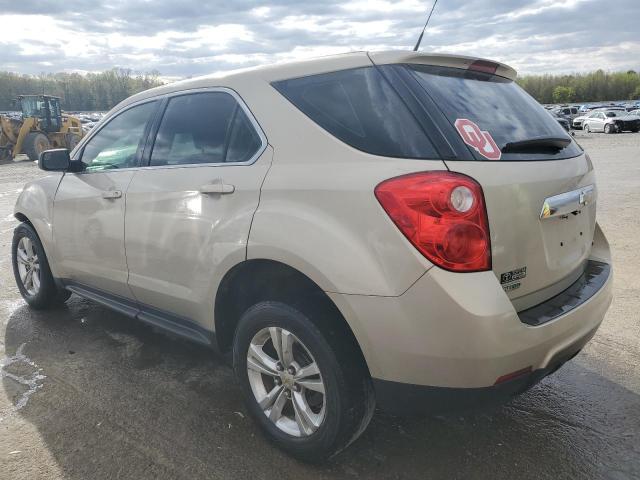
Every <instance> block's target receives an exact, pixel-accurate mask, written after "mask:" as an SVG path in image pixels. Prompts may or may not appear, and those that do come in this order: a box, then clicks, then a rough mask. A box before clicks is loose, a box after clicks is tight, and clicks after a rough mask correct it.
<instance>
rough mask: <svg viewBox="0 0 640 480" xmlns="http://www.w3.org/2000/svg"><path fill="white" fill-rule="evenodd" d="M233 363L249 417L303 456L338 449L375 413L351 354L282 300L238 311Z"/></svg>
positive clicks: (327, 454) (310, 458) (363, 374)
mask: <svg viewBox="0 0 640 480" xmlns="http://www.w3.org/2000/svg"><path fill="white" fill-rule="evenodd" d="M333 340H334V339H332V343H334V341H333ZM233 364H234V370H235V372H236V376H237V378H238V381H239V382H240V385H241V387H242V390H243V393H244V396H245V402H246V405H247V409H248V411H249V413H250V415H251V416H252V417H253V419H254V420H255V421H256V422H257V423H258V425H259V426H260V427H261V428H262V430H263V431H264V432H265V434H266V435H267V436H268V437H269V438H270V439H271V440H272V441H273V442H275V443H276V445H278V446H279V447H280V448H282V449H283V450H285V451H287V452H288V453H290V454H292V455H294V456H296V457H298V458H300V459H302V460H306V461H319V460H322V459H325V458H327V457H330V456H332V455H334V454H336V453H338V452H339V451H341V450H342V449H344V448H345V447H347V446H348V445H349V444H350V443H351V442H352V441H354V440H355V439H356V438H358V436H359V435H360V434H361V433H362V432H363V431H364V429H365V428H366V426H367V425H368V423H369V420H370V419H371V416H372V414H373V409H374V406H375V399H374V396H373V389H372V387H371V381H370V379H369V377H368V372H365V370H364V369H363V368H362V367H361V366H360V362H359V361H358V360H357V358H356V356H355V352H353V351H352V349H351V348H350V347H347V345H346V344H345V345H335V344H329V343H328V341H327V336H326V335H325V334H323V332H322V331H321V330H320V329H319V328H318V326H316V325H315V324H314V323H313V322H311V321H310V320H309V319H308V318H307V317H306V316H305V315H304V314H302V313H301V312H299V311H298V310H295V309H293V308H291V307H289V306H288V305H285V304H283V303H280V302H261V303H258V304H257V305H254V306H253V307H251V308H250V309H249V310H248V311H247V312H246V313H245V314H244V315H243V316H242V318H241V319H240V322H239V324H238V328H237V331H236V334H235V338H234V346H233Z"/></svg>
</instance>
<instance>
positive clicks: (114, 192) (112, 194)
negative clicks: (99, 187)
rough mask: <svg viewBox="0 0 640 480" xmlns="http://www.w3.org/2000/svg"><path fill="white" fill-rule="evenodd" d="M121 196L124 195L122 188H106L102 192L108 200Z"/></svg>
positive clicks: (103, 196)
mask: <svg viewBox="0 0 640 480" xmlns="http://www.w3.org/2000/svg"><path fill="white" fill-rule="evenodd" d="M120 197H122V191H121V190H105V191H103V192H102V198H106V199H108V200H113V199H115V198H120Z"/></svg>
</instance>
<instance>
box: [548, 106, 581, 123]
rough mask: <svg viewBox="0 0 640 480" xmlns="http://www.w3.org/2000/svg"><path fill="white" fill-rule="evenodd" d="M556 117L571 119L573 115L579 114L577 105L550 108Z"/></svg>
mask: <svg viewBox="0 0 640 480" xmlns="http://www.w3.org/2000/svg"><path fill="white" fill-rule="evenodd" d="M550 111H551V113H553V114H554V115H555V116H557V117H562V118H566V119H567V120H568V121H571V120H573V119H574V118H575V117H577V116H578V115H580V114H579V113H578V107H567V106H563V107H556V108H553V109H551V110H550Z"/></svg>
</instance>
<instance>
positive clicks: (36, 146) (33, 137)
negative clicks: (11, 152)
mask: <svg viewBox="0 0 640 480" xmlns="http://www.w3.org/2000/svg"><path fill="white" fill-rule="evenodd" d="M50 148H51V143H49V139H48V138H47V136H46V135H45V134H44V133H42V132H30V133H28V134H27V136H26V137H25V139H24V143H23V144H22V151H23V152H24V153H26V154H27V156H28V157H29V160H31V161H34V162H35V161H36V160H38V158H40V154H41V153H42V152H44V151H45V150H48V149H50Z"/></svg>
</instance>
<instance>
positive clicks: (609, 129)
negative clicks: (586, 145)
mask: <svg viewBox="0 0 640 480" xmlns="http://www.w3.org/2000/svg"><path fill="white" fill-rule="evenodd" d="M613 132H614V129H613V128H612V127H611V124H610V123H607V124H606V125H605V126H604V133H613Z"/></svg>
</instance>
